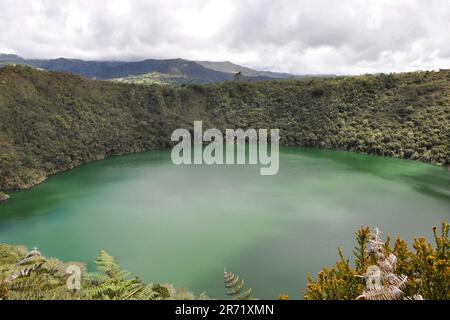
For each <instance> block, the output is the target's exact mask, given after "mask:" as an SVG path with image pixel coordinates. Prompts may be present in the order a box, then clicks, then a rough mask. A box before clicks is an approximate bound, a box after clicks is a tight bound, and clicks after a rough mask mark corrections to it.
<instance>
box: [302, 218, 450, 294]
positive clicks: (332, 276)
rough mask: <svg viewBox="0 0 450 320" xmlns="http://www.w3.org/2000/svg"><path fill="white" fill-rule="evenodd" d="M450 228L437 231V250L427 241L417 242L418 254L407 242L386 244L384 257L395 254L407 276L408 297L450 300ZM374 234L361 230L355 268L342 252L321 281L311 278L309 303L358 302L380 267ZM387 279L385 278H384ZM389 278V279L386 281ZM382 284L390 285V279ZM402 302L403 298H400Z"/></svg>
mask: <svg viewBox="0 0 450 320" xmlns="http://www.w3.org/2000/svg"><path fill="white" fill-rule="evenodd" d="M449 228H450V225H449V224H448V223H447V222H444V223H442V228H441V232H438V230H437V228H436V227H434V228H433V233H434V241H435V244H434V246H433V245H432V244H430V243H428V242H427V241H426V239H425V238H417V239H415V240H414V241H413V243H412V247H413V249H414V251H410V250H409V249H408V244H407V243H406V241H404V240H402V239H400V238H397V239H396V240H395V242H394V244H393V246H392V245H391V243H390V238H389V237H387V240H386V242H384V244H383V247H384V248H383V249H384V250H383V251H384V252H383V255H385V256H386V257H387V256H388V255H390V254H393V255H394V256H395V257H394V258H393V259H392V260H393V261H394V263H393V264H394V265H395V270H391V271H395V273H396V274H398V275H404V276H406V277H407V278H406V277H405V279H406V282H405V284H404V286H403V288H402V291H403V293H404V294H405V295H406V296H410V297H413V296H414V295H418V294H420V295H421V296H422V297H423V298H424V299H426V300H449V299H450V238H449ZM370 235H371V232H370V229H369V228H367V227H366V228H361V229H360V230H358V232H357V233H356V241H357V245H356V247H355V249H354V251H353V254H354V256H355V260H354V267H353V266H352V265H351V264H350V261H349V260H348V259H346V258H345V257H344V254H343V252H342V250H340V249H339V257H340V259H339V261H338V262H336V265H335V266H333V267H331V268H324V269H322V270H321V271H320V272H319V273H318V275H317V279H316V280H314V279H313V278H312V277H311V276H309V277H308V282H309V283H308V287H307V290H306V294H305V299H307V300H351V299H356V298H358V297H359V296H360V295H361V293H362V292H363V290H364V288H365V285H366V284H365V281H362V280H361V278H360V277H359V276H361V275H364V274H365V273H366V271H367V269H368V267H369V266H370V265H378V266H380V267H382V266H381V264H380V263H377V253H376V252H371V251H370V248H369V247H370V244H369V243H370V239H371V236H370ZM383 278H384V277H383ZM386 278H387V279H386ZM386 278H384V279H382V281H388V279H389V278H388V277H386ZM399 298H401V297H399Z"/></svg>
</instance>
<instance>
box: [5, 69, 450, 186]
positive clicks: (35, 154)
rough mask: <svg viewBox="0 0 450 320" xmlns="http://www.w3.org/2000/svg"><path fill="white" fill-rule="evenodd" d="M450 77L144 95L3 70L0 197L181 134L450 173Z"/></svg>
mask: <svg viewBox="0 0 450 320" xmlns="http://www.w3.org/2000/svg"><path fill="white" fill-rule="evenodd" d="M449 80H450V71H445V70H443V71H439V72H417V73H405V74H393V75H368V76H360V77H341V78H333V79H306V80H289V81H269V82H258V83H245V82H227V83H224V84H210V85H183V86H177V87H171V86H159V85H150V86H140V85H131V84H120V83H111V82H104V81H93V80H87V79H84V78H82V77H79V76H74V75H68V74H63V73H54V72H46V71H40V70H35V69H32V68H29V67H23V66H7V67H4V68H1V69H0V190H4V191H5V190H11V189H22V188H27V187H30V186H32V185H34V184H36V183H39V182H41V181H43V180H44V179H45V178H46V177H48V176H49V175H51V174H54V173H56V172H59V171H61V170H67V169H71V168H73V167H75V166H78V165H80V164H83V163H87V162H89V161H93V160H98V159H103V158H105V157H107V156H110V155H119V154H125V153H132V152H138V151H143V150H148V149H154V148H162V147H167V146H170V135H171V133H172V131H173V130H174V129H175V128H178V127H183V128H192V126H193V121H194V120H203V122H204V126H205V127H208V128H209V127H216V128H219V129H225V128H243V129H246V128H249V127H254V128H279V129H280V136H281V143H282V144H283V145H291V146H308V147H320V148H335V149H340V150H351V151H357V152H365V153H369V154H374V155H385V156H392V157H399V158H405V159H414V160H421V161H425V162H429V163H434V164H444V165H448V164H449V154H450V148H449V141H450V139H449V137H450V136H449V135H450V130H449V127H450V81H449Z"/></svg>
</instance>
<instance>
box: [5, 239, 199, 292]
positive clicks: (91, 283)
mask: <svg viewBox="0 0 450 320" xmlns="http://www.w3.org/2000/svg"><path fill="white" fill-rule="evenodd" d="M95 263H96V265H97V269H98V270H97V271H96V272H87V270H86V267H85V265H84V264H83V263H80V262H68V263H64V262H62V261H60V260H58V259H55V258H46V257H45V256H42V255H41V253H40V252H39V251H38V250H37V249H36V248H35V249H33V250H32V251H30V252H28V250H27V249H26V248H25V247H23V246H13V245H8V244H2V243H0V300H51V299H57V300H78V299H83V300H86V299H89V300H161V299H177V300H184V299H190V300H193V299H196V298H198V299H205V298H207V297H206V296H205V295H204V294H202V295H200V296H199V297H195V296H194V295H193V294H192V293H190V292H188V291H186V290H184V289H177V288H174V287H173V286H171V285H160V284H153V283H150V284H146V283H143V282H142V281H140V280H139V279H138V278H137V277H134V276H132V275H131V274H130V273H128V272H126V271H124V270H122V269H121V268H120V266H119V264H118V263H117V261H116V259H115V258H114V257H112V256H111V255H109V254H108V253H107V252H105V251H102V252H100V254H99V256H98V258H97V259H96V260H95ZM74 266H76V267H78V268H79V269H78V270H80V271H81V272H80V274H79V276H80V277H79V278H78V280H79V285H78V286H75V285H74V284H76V283H77V282H76V281H77V280H76V279H75V278H73V279H72V278H71V277H73V275H74V273H73V272H72V271H71V268H73V267H74ZM72 270H73V269H72ZM68 284H69V285H70V287H69V286H68Z"/></svg>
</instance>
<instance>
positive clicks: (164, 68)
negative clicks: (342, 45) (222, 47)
mask: <svg viewBox="0 0 450 320" xmlns="http://www.w3.org/2000/svg"><path fill="white" fill-rule="evenodd" d="M11 64H20V65H27V66H30V67H34V68H38V69H44V70H48V71H59V72H66V73H72V74H77V75H80V76H83V77H85V78H89V79H98V80H112V81H118V82H127V83H142V84H152V83H159V84H187V83H218V82H219V83H220V82H226V81H232V80H234V79H235V76H236V74H238V73H240V75H239V80H240V81H262V80H276V79H278V80H282V79H292V78H297V79H298V78H305V77H308V76H299V75H292V74H288V73H277V72H270V71H257V70H254V69H251V68H247V67H243V66H240V65H237V64H234V63H231V62H228V61H225V62H211V61H190V60H185V59H167V60H156V59H147V60H143V61H134V62H128V61H84V60H79V59H66V58H58V59H24V58H22V57H20V56H18V55H14V54H0V66H4V65H11Z"/></svg>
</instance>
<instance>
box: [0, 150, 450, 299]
mask: <svg viewBox="0 0 450 320" xmlns="http://www.w3.org/2000/svg"><path fill="white" fill-rule="evenodd" d="M449 218H450V173H449V172H447V171H446V170H445V169H444V168H441V167H436V166H431V165H427V164H423V163H419V162H413V161H405V160H398V159H390V158H383V157H370V156H365V155H360V154H354V153H348V152H338V151H325V150H313V149H301V148H281V152H280V171H279V173H278V175H275V176H260V175H259V167H258V166H242V165H241V166H225V165H224V166H206V165H200V166H198V165H197V166H194V165H192V166H188V165H184V166H175V165H173V164H172V163H171V161H170V150H160V151H150V152H145V153H141V154H135V155H129V156H121V157H113V158H110V159H107V160H103V161H99V162H95V163H91V164H88V165H85V166H82V167H79V168H76V169H74V170H71V171H68V172H65V173H62V174H59V175H56V176H53V177H51V178H50V179H48V180H47V181H46V182H45V183H43V184H41V185H39V186H37V187H35V188H33V189H30V190H26V191H21V192H17V193H13V194H11V199H10V200H9V201H6V202H5V203H3V204H1V205H0V242H7V243H13V244H23V245H26V246H28V247H32V246H37V247H39V249H40V250H41V252H42V253H43V254H44V255H46V256H54V257H58V258H60V259H62V260H63V261H84V262H89V263H88V267H89V268H90V269H93V268H94V265H93V264H92V262H93V261H94V259H95V257H96V255H97V254H98V252H99V251H100V250H101V249H105V250H107V251H108V252H109V253H110V254H112V255H114V256H116V257H117V258H118V260H119V262H120V264H121V265H122V267H123V268H124V269H126V270H128V271H131V272H133V273H134V274H136V275H138V276H139V277H140V278H141V279H143V280H145V281H148V282H151V281H153V282H160V283H172V284H174V285H175V286H179V287H185V288H187V289H188V290H190V291H193V292H195V293H196V294H199V293H201V292H202V291H206V292H207V294H208V295H210V296H211V297H216V298H224V297H225V295H224V291H225V290H224V288H223V278H222V277H223V268H224V267H226V268H227V269H231V270H233V271H235V272H237V273H239V274H240V275H241V277H242V278H244V279H245V281H246V285H247V286H248V287H252V288H253V292H254V296H255V297H258V298H268V299H274V298H277V296H278V295H279V294H289V296H290V298H292V299H301V298H302V296H303V293H304V290H305V287H306V277H307V274H308V273H311V274H313V275H316V273H317V272H318V271H319V270H320V268H321V267H323V266H328V265H332V264H334V262H335V261H336V260H337V247H338V246H340V247H342V248H343V249H344V252H345V254H346V255H347V256H350V255H351V250H352V247H353V245H354V233H355V231H356V230H357V229H358V228H359V227H360V226H363V225H364V226H366V225H367V226H372V227H379V228H380V229H381V230H382V232H383V234H384V235H387V234H389V235H391V236H393V237H396V236H397V235H400V236H401V237H402V238H404V239H406V240H411V239H413V238H414V237H417V236H425V237H427V238H428V239H429V240H432V232H431V228H432V226H433V225H438V224H440V223H441V222H442V221H444V220H446V221H449V220H450V219H449Z"/></svg>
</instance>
